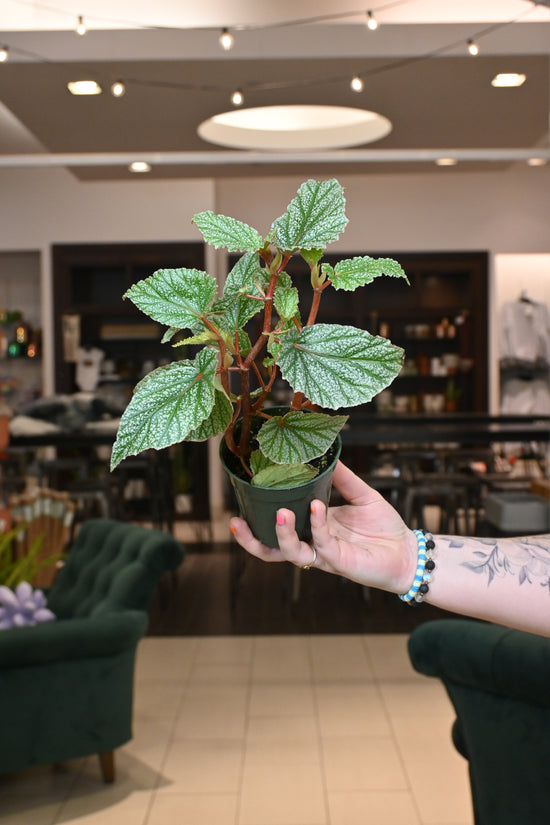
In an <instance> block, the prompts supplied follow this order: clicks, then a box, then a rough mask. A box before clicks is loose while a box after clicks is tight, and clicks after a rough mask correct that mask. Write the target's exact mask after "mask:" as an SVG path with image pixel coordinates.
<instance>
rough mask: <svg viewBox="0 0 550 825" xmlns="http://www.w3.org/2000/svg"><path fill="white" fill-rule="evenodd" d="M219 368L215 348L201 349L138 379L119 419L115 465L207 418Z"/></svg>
mask: <svg viewBox="0 0 550 825" xmlns="http://www.w3.org/2000/svg"><path fill="white" fill-rule="evenodd" d="M216 367H217V356H216V353H215V351H214V350H212V349H203V350H201V351H200V352H199V353H198V355H197V357H196V358H195V359H194V360H193V361H189V360H186V361H175V362H174V363H172V364H168V365H167V366H165V367H159V368H158V369H156V370H154V371H153V372H151V373H149V375H147V376H146V377H145V378H144V379H143V380H142V381H140V383H139V384H138V385H137V387H136V389H135V391H134V394H133V396H132V399H131V401H130V403H129V404H128V406H127V407H126V410H125V411H124V413H123V415H122V418H121V419H120V425H119V428H118V434H117V437H116V441H115V443H114V445H113V450H112V454H111V469H114V468H115V467H116V466H117V464H119V463H120V462H121V461H122V459H124V458H126V457H127V456H129V455H136V454H137V453H140V452H141V451H142V450H146V449H151V448H152V449H155V450H162V449H164V447H169V446H170V445H171V444H177V443H179V442H180V441H183V440H184V439H185V438H187V436H188V435H189V433H190V432H191V431H192V430H194V429H196V428H197V427H198V426H199V424H200V423H201V422H202V421H204V419H205V418H208V416H209V415H210V412H211V410H212V407H213V405H214V381H215V378H216Z"/></svg>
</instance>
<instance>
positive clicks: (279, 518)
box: [277, 513, 285, 524]
mask: <svg viewBox="0 0 550 825" xmlns="http://www.w3.org/2000/svg"><path fill="white" fill-rule="evenodd" d="M284 523H285V517H284V516H283V514H282V513H277V524H284Z"/></svg>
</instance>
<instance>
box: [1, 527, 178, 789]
mask: <svg viewBox="0 0 550 825" xmlns="http://www.w3.org/2000/svg"><path fill="white" fill-rule="evenodd" d="M183 558H184V550H183V548H182V546H181V545H180V544H179V543H178V542H177V541H176V540H175V539H174V538H173V537H172V536H171V535H169V534H167V533H162V532H160V531H158V530H150V529H147V528H144V527H141V526H138V525H135V524H126V523H124V522H119V521H113V520H110V519H91V520H89V521H87V522H85V523H84V524H83V525H82V527H81V528H80V530H79V532H78V534H77V536H76V539H75V541H74V543H73V545H72V547H71V550H70V552H69V554H68V556H67V560H66V563H65V565H64V567H63V568H62V570H61V571H60V573H59V575H58V577H57V579H56V580H55V582H54V584H53V586H52V588H51V590H50V591H49V594H48V607H49V608H50V609H51V610H52V611H53V612H54V613H55V615H56V617H57V621H53V622H48V623H45V624H39V625H35V626H33V627H21V628H13V629H10V630H3V631H0V707H2V724H1V725H0V773H6V772H8V771H15V770H19V769H21V768H25V767H30V766H32V765H40V764H47V763H57V762H62V761H64V760H68V759H74V758H77V757H81V756H87V755H89V754H98V756H99V759H100V763H101V768H102V774H103V778H104V780H105V781H106V782H109V781H113V779H114V774H115V768H114V749H115V748H118V747H120V746H121V745H123V744H124V743H125V742H127V741H129V739H131V737H132V701H133V681H134V659H135V653H136V648H137V644H138V642H139V640H140V639H141V638H142V636H144V634H145V632H146V629H147V608H148V605H149V602H150V600H151V597H152V595H153V592H154V590H155V588H156V586H157V584H158V582H159V580H160V578H161V577H162V575H163V573H164V572H165V571H168V570H175V569H176V568H177V567H178V566H179V565H180V564H181V562H182V560H183Z"/></svg>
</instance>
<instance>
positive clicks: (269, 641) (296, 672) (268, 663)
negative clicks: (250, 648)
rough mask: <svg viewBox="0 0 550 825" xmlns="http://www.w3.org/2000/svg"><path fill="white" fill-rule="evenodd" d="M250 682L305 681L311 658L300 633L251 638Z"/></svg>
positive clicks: (305, 639) (309, 672)
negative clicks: (252, 643) (252, 644)
mask: <svg viewBox="0 0 550 825" xmlns="http://www.w3.org/2000/svg"><path fill="white" fill-rule="evenodd" d="M252 680H253V681H254V682H269V683H280V682H309V681H310V680H311V661H310V654H309V648H308V643H307V638H306V637H304V636H261V637H258V638H256V639H255V640H254V653H253V660H252Z"/></svg>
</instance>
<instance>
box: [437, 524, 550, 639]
mask: <svg viewBox="0 0 550 825" xmlns="http://www.w3.org/2000/svg"><path fill="white" fill-rule="evenodd" d="M434 539H435V544H436V550H435V555H434V559H435V562H436V568H435V571H434V575H433V579H432V581H431V583H430V586H429V592H428V594H427V595H426V602H429V603H431V604H433V605H436V606H437V607H441V608H444V609H445V610H451V611H453V612H456V613H462V614H465V615H468V616H476V617H478V618H481V619H487V620H488V621H493V622H497V623H501V624H505V625H509V626H512V627H517V628H519V629H522V630H529V631H532V632H534V633H540V634H543V635H547V636H550V535H543V536H526V537H522V538H467V537H462V536H434Z"/></svg>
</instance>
